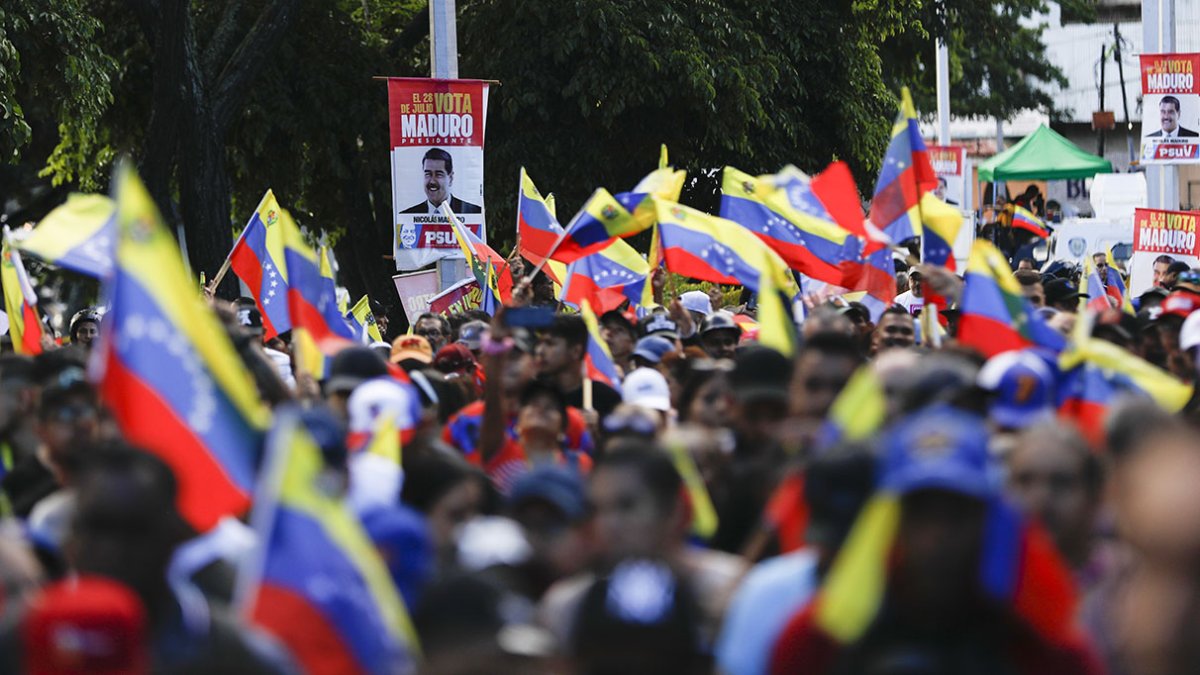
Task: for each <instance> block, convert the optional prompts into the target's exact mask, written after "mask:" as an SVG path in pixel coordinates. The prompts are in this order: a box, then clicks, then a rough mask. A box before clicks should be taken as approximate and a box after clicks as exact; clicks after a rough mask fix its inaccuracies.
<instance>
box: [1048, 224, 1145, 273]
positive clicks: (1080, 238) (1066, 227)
mask: <svg viewBox="0 0 1200 675" xmlns="http://www.w3.org/2000/svg"><path fill="white" fill-rule="evenodd" d="M1110 248H1111V249H1112V252H1113V259H1114V260H1116V262H1117V265H1119V266H1120V267H1121V268H1122V269H1127V266H1128V264H1129V258H1130V256H1131V255H1132V254H1133V216H1132V215H1131V216H1129V217H1127V218H1121V219H1119V220H1102V219H1100V218H1069V219H1067V220H1064V221H1063V222H1062V223H1060V224H1059V225H1058V226H1057V227H1055V228H1054V231H1053V232H1052V233H1051V234H1050V244H1049V251H1050V252H1051V253H1050V255H1049V259H1048V260H1047V261H1045V262H1050V261H1054V260H1066V261H1070V262H1074V263H1078V264H1082V263H1083V260H1084V259H1085V258H1086V257H1088V256H1091V255H1092V254H1093V253H1107V252H1108V250H1109V249H1110Z"/></svg>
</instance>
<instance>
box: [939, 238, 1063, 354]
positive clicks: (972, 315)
mask: <svg viewBox="0 0 1200 675" xmlns="http://www.w3.org/2000/svg"><path fill="white" fill-rule="evenodd" d="M958 339H959V341H960V342H962V343H963V344H964V345H967V346H969V347H974V348H975V349H978V350H979V351H980V352H981V353H982V354H983V355H984V356H986V357H988V358H991V357H993V356H995V355H996V354H1000V353H1001V352H1007V351H1011V350H1014V349H1025V348H1027V347H1034V346H1040V347H1045V348H1047V349H1049V350H1051V351H1053V352H1055V353H1057V352H1061V351H1062V349H1063V347H1064V346H1065V344H1066V340H1065V339H1064V338H1063V336H1062V335H1061V334H1060V333H1058V332H1057V331H1055V330H1054V329H1053V328H1051V327H1049V326H1047V325H1046V323H1045V321H1043V320H1042V319H1041V317H1039V316H1037V315H1036V314H1035V313H1034V311H1033V306H1032V305H1030V304H1029V300H1027V299H1026V298H1025V296H1024V295H1023V294H1022V293H1021V285H1020V284H1019V283H1018V282H1017V280H1016V279H1015V278H1014V277H1013V274H1012V269H1011V268H1010V267H1009V265H1008V260H1006V259H1005V257H1004V254H1003V253H1001V252H1000V251H999V250H997V249H996V247H995V246H994V245H992V244H991V242H988V241H986V240H983V239H977V240H975V244H974V246H972V247H971V255H970V258H969V259H968V262H967V273H966V283H965V285H964V287H963V294H962V300H961V301H960V302H959V320H958Z"/></svg>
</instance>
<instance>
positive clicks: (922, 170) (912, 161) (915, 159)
mask: <svg viewBox="0 0 1200 675" xmlns="http://www.w3.org/2000/svg"><path fill="white" fill-rule="evenodd" d="M936 186H937V174H935V173H934V172H933V165H931V164H930V163H929V154H928V153H927V152H926V150H925V140H924V139H922V138H921V130H920V128H919V127H918V126H917V109H916V108H915V107H913V102H912V96H910V95H909V93H908V88H907V87H905V88H903V89H901V90H900V114H899V115H898V116H897V117H896V123H895V124H894V125H892V140H891V142H890V143H889V144H888V148H887V153H886V154H885V155H884V157H883V167H882V168H880V170H879V179H878V180H877V181H876V182H875V194H874V196H873V197H872V198H871V211H870V213H869V214H868V216H867V217H868V218H869V219H870V221H871V223H872V224H873V225H874V226H875V227H876V228H877V229H879V230H881V231H882V232H883V233H884V234H885V235H887V237H888V238H889V239H891V241H892V242H894V243H897V244H898V243H900V242H902V241H904V240H905V239H909V238H911V237H917V236H920V235H921V195H923V194H925V193H926V192H929V191H930V190H932V189H933V188H934V187H936Z"/></svg>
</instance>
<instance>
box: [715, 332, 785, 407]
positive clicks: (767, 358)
mask: <svg viewBox="0 0 1200 675" xmlns="http://www.w3.org/2000/svg"><path fill="white" fill-rule="evenodd" d="M794 367H795V365H794V364H793V363H792V360H791V359H789V358H788V357H786V356H784V355H783V354H780V353H779V352H777V351H775V350H774V349H770V348H769V347H762V346H759V345H752V346H748V347H744V348H742V349H739V350H738V353H737V356H736V357H735V358H734V367H733V373H732V374H731V376H730V378H729V379H730V384H731V385H732V387H733V395H734V397H736V398H737V399H738V400H740V401H743V402H750V401H757V400H767V399H772V400H780V399H782V400H787V398H788V388H789V386H790V385H791V381H792V370H793V368H794Z"/></svg>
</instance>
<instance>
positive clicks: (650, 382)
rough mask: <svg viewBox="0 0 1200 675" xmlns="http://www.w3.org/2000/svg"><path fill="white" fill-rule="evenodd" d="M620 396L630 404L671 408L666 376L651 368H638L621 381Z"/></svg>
mask: <svg viewBox="0 0 1200 675" xmlns="http://www.w3.org/2000/svg"><path fill="white" fill-rule="evenodd" d="M621 392H622V394H621V397H622V399H624V401H625V402H626V403H628V404H630V405H636V406H641V407H643V408H650V409H651V410H661V411H663V412H667V411H669V410H670V409H671V388H670V387H669V386H668V385H667V378H665V377H663V374H662V373H660V372H658V371H657V370H654V369H652V368H638V369H636V370H634V371H633V372H632V373H629V374H628V375H626V376H625V379H624V380H622V381H621Z"/></svg>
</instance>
